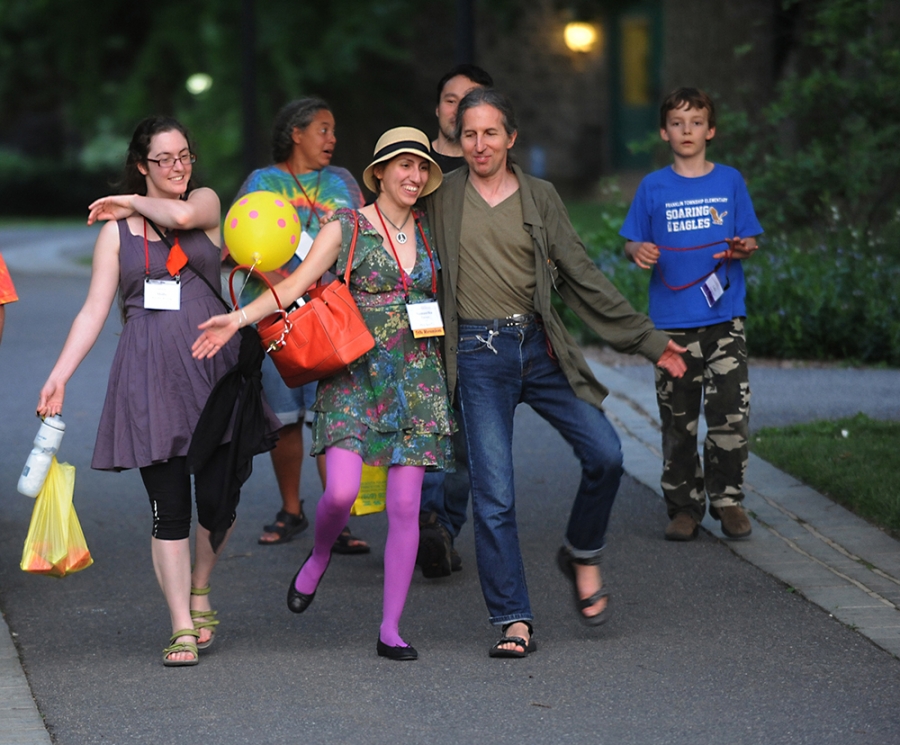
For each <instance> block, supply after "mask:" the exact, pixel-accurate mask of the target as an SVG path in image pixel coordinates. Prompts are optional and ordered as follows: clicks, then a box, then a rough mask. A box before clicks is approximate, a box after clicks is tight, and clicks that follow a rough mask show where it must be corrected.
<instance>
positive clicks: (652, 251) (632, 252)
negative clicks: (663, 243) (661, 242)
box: [625, 241, 659, 269]
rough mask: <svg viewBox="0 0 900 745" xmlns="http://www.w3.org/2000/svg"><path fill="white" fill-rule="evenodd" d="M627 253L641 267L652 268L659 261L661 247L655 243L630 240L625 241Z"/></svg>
mask: <svg viewBox="0 0 900 745" xmlns="http://www.w3.org/2000/svg"><path fill="white" fill-rule="evenodd" d="M625 255H626V256H627V257H628V258H629V259H631V260H632V261H633V262H634V263H635V264H637V265H638V266H639V267H640V268H641V269H652V268H653V265H654V264H655V263H656V262H657V261H659V249H658V248H657V247H656V244H654V243H648V242H647V241H644V242H643V243H638V242H637V241H628V242H626V243H625Z"/></svg>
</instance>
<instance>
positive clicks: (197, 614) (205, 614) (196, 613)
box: [191, 601, 596, 629]
mask: <svg viewBox="0 0 900 745" xmlns="http://www.w3.org/2000/svg"><path fill="white" fill-rule="evenodd" d="M595 602H596V601H595ZM217 613H218V611H214V610H192V611H191V619H192V620H193V621H194V628H195V629H212V628H215V627H216V626H218V625H219V623H220V621H219V620H218V619H216V617H215V616H216V614H217ZM198 618H204V619H206V620H205V621H199V622H198V621H197V619H198Z"/></svg>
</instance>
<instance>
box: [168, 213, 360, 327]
mask: <svg viewBox="0 0 900 745" xmlns="http://www.w3.org/2000/svg"><path fill="white" fill-rule="evenodd" d="M150 224H151V225H153V223H150ZM155 227H156V226H155V225H154V228H155ZM157 232H158V231H157ZM358 235H359V211H357V212H356V220H355V221H354V223H353V238H352V239H351V240H350V252H349V255H348V257H347V269H346V271H345V272H344V284H346V285H349V284H350V270H351V268H352V267H353V253H354V252H355V251H356V238H357V236H358ZM163 240H165V239H163ZM239 269H246V270H247V274H248V277H249V275H250V274H252V273H253V267H252V266H250V265H249V264H238V265H237V266H236V267H235V268H234V269H232V270H231V274H229V275H228V292H229V293H230V294H231V302H232V307H234V308H237V307H239V306H238V302H237V295H235V292H234V275H235V274H236V273H237V272H238V270H239ZM201 276H202V275H201ZM256 276H257V277H258V278H259V279H261V280H262V281H263V282H264V283H265V284H266V286H267V287H268V288H269V290H271V291H272V295H274V297H275V302H276V303H277V304H278V310H277V311H275V312H276V313H281V314H282V315H287V311H285V309H284V306H283V305H282V304H281V298H279V297H278V293H277V292H275V286H274V285H273V284H272V283H271V281H269V278H268V277H267V276H266V275H265V274H264V273H263V272H258V273H257V275H256ZM321 282H322V278H321V277H320V278H319V279H318V280H316V286H318V285H320V284H321ZM222 302H225V301H224V300H223V301H222Z"/></svg>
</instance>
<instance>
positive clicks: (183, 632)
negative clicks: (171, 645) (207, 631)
mask: <svg viewBox="0 0 900 745" xmlns="http://www.w3.org/2000/svg"><path fill="white" fill-rule="evenodd" d="M179 636H193V637H196V638H197V639H199V638H200V632H199V631H197V629H181V631H176V632H175V633H174V634H172V636H170V637H169V641H170V642H174V641H175V640H176V639H177V638H178V637H179ZM192 643H193V642H179V644H192Z"/></svg>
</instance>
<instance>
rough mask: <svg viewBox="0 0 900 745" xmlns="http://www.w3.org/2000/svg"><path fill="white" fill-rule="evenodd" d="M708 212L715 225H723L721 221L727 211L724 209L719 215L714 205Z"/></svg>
mask: <svg viewBox="0 0 900 745" xmlns="http://www.w3.org/2000/svg"><path fill="white" fill-rule="evenodd" d="M709 214H710V215H712V219H713V222H714V223H715V224H716V225H723V224H724V223H723V222H722V221H723V220H724V219H725V217H726V215H728V211H727V210H726V211H725V212H723V213H722V214H721V215H720V214H719V211H718V210H717V209H716V208H715V207H710V208H709Z"/></svg>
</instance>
